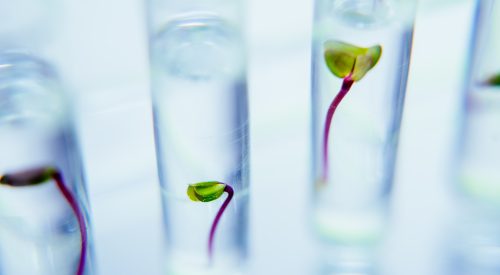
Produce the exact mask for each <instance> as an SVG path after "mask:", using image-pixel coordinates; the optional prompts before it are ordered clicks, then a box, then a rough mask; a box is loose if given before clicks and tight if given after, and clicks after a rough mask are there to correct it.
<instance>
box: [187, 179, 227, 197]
mask: <svg viewBox="0 0 500 275" xmlns="http://www.w3.org/2000/svg"><path fill="white" fill-rule="evenodd" d="M225 188H226V185H225V184H224V183H221V182H218V181H206V182H199V183H195V184H190V185H189V186H188V189H187V194H188V196H189V198H190V199H191V200H192V201H199V202H210V201H214V200H216V199H218V198H220V196H222V194H223V193H224V189H225Z"/></svg>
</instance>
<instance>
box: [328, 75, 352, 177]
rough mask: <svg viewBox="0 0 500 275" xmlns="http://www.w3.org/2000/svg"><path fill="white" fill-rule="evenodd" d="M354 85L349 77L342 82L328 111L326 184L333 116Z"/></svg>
mask: <svg viewBox="0 0 500 275" xmlns="http://www.w3.org/2000/svg"><path fill="white" fill-rule="evenodd" d="M353 83H354V80H353V79H351V76H347V77H346V78H344V81H343V82H342V88H341V89H340V91H339V92H338V94H337V95H336V96H335V98H334V99H333V101H332V103H331V104H330V108H329V109H328V113H327V114H326V121H325V130H324V133H323V134H324V136H323V175H322V182H323V183H324V184H325V183H326V182H327V181H328V138H329V136H330V126H331V123H332V119H333V115H334V114H335V110H336V109H337V107H338V106H339V104H340V102H342V99H344V97H345V96H346V95H347V93H348V92H349V90H350V89H351V87H352V84H353Z"/></svg>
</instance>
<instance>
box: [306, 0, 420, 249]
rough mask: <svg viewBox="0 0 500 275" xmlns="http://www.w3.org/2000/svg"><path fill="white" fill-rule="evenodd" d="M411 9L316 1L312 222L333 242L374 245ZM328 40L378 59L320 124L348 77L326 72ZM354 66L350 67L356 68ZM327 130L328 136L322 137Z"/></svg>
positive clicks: (385, 194) (395, 132) (394, 139)
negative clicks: (375, 51) (370, 51)
mask: <svg viewBox="0 0 500 275" xmlns="http://www.w3.org/2000/svg"><path fill="white" fill-rule="evenodd" d="M413 9H414V2H413V1H384V0H373V1H372V0H365V1H362V0H361V1H341V0H329V1H317V2H316V13H315V22H314V34H313V35H314V37H313V54H312V62H313V64H312V112H313V117H312V119H313V120H312V123H313V133H312V134H313V144H312V150H313V173H312V176H313V182H314V185H315V193H314V194H315V196H314V205H315V208H314V218H313V219H314V222H315V227H316V229H317V231H318V232H319V234H320V235H321V236H323V237H325V238H326V239H328V240H330V241H333V242H334V243H344V244H360V243H363V244H368V243H374V242H377V241H378V240H379V239H380V237H381V234H382V232H383V229H384V226H385V224H386V221H385V219H386V207H387V203H388V200H389V196H390V192H391V185H392V180H393V174H394V164H395V155H396V149H397V143H398V136H399V128H400V122H401V114H402V109H403V101H404V95H405V89H406V80H407V75H408V66H409V59H410V50H411V43H412V33H413V19H412V18H413V12H412V11H413ZM332 41H334V42H335V43H348V44H351V45H353V46H356V47H362V48H369V47H376V46H380V47H381V49H382V53H381V55H380V59H379V60H378V63H376V65H375V66H374V67H373V68H371V69H370V70H369V71H368V72H367V73H366V75H365V76H364V77H363V78H362V79H359V80H356V81H354V83H351V84H352V87H351V88H350V90H349V92H348V93H347V94H345V97H344V98H343V99H341V102H340V104H338V105H337V108H336V109H335V110H334V116H333V118H332V120H331V122H328V120H327V114H332V115H333V113H331V109H332V107H333V105H334V104H335V103H334V102H335V101H336V100H337V99H338V98H339V95H340V93H341V92H342V91H341V87H343V85H344V84H345V83H346V82H345V81H346V79H347V78H349V77H350V76H351V75H353V74H352V71H351V74H350V75H348V76H346V77H345V79H344V80H343V79H342V78H341V77H338V76H336V75H334V74H333V73H332V71H331V69H329V67H328V66H327V63H326V58H327V56H326V54H327V51H328V47H329V46H328V45H329V44H328V43H330V44H331V42H332ZM333 52H335V50H334V51H333ZM360 60H361V59H359V60H358V65H359V64H361V65H362V62H361V61H360ZM338 64H340V63H338ZM355 64H356V63H355ZM354 66H356V65H354ZM353 68H355V67H353ZM349 69H351V68H349ZM352 70H354V69H352ZM334 98H335V99H334ZM337 103H338V102H337ZM327 125H329V127H330V129H329V137H325V136H326V132H327V131H328V130H326V128H327ZM325 159H327V160H328V161H327V160H325Z"/></svg>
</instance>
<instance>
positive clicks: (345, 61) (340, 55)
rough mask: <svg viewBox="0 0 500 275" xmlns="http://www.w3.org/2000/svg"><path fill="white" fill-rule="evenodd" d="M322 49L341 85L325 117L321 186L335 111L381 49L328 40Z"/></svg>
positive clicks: (325, 174) (323, 179) (326, 169)
mask: <svg viewBox="0 0 500 275" xmlns="http://www.w3.org/2000/svg"><path fill="white" fill-rule="evenodd" d="M324 47H325V52H324V58H325V62H326V65H327V67H328V69H329V70H330V72H331V73H332V74H333V75H335V76H336V77H338V78H341V79H343V83H342V87H341V88H340V91H339V92H338V94H337V95H336V96H335V98H334V99H333V101H332V103H331V104H330V108H328V112H327V115H326V120H325V128H324V132H323V174H322V178H321V183H322V185H324V184H326V183H327V182H328V138H329V136H330V126H331V123H332V119H333V115H334V114H335V110H336V109H337V107H338V106H339V104H340V102H342V100H343V99H344V97H345V96H346V95H347V93H348V92H349V91H350V90H351V87H352V85H353V84H354V82H356V81H359V80H361V79H362V78H363V77H364V76H365V75H366V73H368V71H370V70H371V69H372V68H373V67H375V65H377V62H378V61H379V59H380V56H381V55H382V47H381V46H380V45H376V46H373V47H370V48H361V47H357V46H354V45H351V44H347V43H344V42H340V41H334V40H330V41H327V42H325V44H324Z"/></svg>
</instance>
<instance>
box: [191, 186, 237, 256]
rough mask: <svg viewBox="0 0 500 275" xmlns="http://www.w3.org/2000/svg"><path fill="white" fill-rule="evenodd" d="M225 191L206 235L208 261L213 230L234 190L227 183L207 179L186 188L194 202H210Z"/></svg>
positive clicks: (212, 241)
mask: <svg viewBox="0 0 500 275" xmlns="http://www.w3.org/2000/svg"><path fill="white" fill-rule="evenodd" d="M224 192H226V193H227V197H226V200H225V201H224V203H223V204H222V206H221V207H220V209H219V211H218V212H217V215H215V219H214V221H213V222H212V227H211V228H210V234H209V235H208V258H209V259H210V261H211V260H212V256H213V244H214V236H215V231H216V230H217V225H218V224H219V220H220V218H221V217H222V214H224V211H225V210H226V208H227V206H228V205H229V202H231V199H232V198H233V195H234V190H233V188H232V187H231V186H229V185H228V184H225V183H222V182H218V181H207V182H200V183H195V184H190V185H189V186H188V189H187V195H188V196H189V198H190V199H191V200H192V201H196V202H211V201H214V200H217V199H218V198H220V196H222V194H223V193H224Z"/></svg>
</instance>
